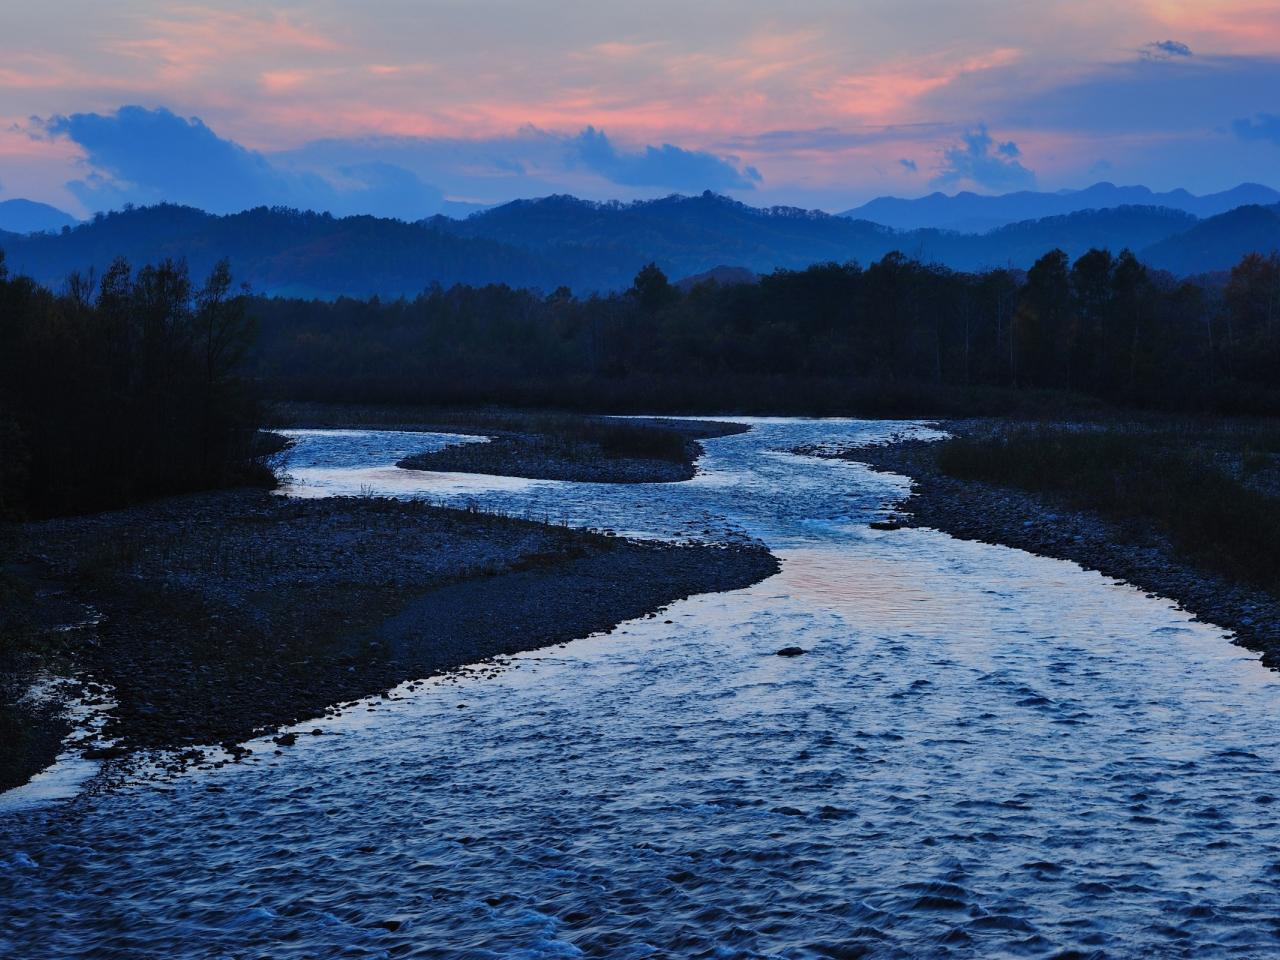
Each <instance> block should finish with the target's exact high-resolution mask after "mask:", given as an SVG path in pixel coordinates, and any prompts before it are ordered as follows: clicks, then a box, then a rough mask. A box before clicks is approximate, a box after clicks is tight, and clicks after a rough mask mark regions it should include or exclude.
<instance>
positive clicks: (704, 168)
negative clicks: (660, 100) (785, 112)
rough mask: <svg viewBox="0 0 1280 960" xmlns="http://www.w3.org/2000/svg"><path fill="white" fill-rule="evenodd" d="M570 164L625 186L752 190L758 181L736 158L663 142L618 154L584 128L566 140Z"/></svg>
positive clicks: (755, 173)
mask: <svg viewBox="0 0 1280 960" xmlns="http://www.w3.org/2000/svg"><path fill="white" fill-rule="evenodd" d="M569 149H570V161H571V162H578V163H581V164H582V165H583V166H584V167H586V168H588V169H589V170H591V171H593V172H595V173H597V174H599V175H600V176H602V177H604V178H605V179H606V180H609V181H610V182H612V183H616V184H619V185H621V186H628V187H663V188H666V189H671V190H679V191H685V192H697V191H701V190H715V191H724V190H751V189H753V187H754V186H755V184H756V183H758V182H759V181H760V179H761V178H760V172H759V171H758V170H756V169H755V168H754V167H741V168H740V167H739V166H738V164H737V161H736V159H735V158H732V157H718V156H716V155H715V154H712V153H705V152H703V151H700V150H685V149H684V148H683V147H677V146H673V145H672V144H670V143H664V144H663V145H662V146H660V147H651V146H650V147H645V148H644V150H642V151H638V152H634V153H628V152H623V151H620V150H619V149H618V148H617V147H616V146H614V144H613V142H612V141H611V140H610V139H609V138H608V136H606V135H605V132H604V131H603V130H597V129H596V128H595V127H587V128H586V129H585V130H583V131H582V132H581V133H580V134H578V136H576V137H574V138H573V139H572V140H570V141H569Z"/></svg>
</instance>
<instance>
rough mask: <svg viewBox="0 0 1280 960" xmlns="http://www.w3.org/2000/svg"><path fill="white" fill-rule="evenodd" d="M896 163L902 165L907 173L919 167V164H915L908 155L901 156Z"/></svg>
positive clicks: (913, 171)
mask: <svg viewBox="0 0 1280 960" xmlns="http://www.w3.org/2000/svg"><path fill="white" fill-rule="evenodd" d="M898 165H899V166H900V167H902V169H903V170H905V171H907V173H915V172H916V171H917V170H919V169H920V165H919V164H917V163H916V162H915V161H914V160H912V159H911V158H910V157H903V158H901V159H900V160H899V161H898Z"/></svg>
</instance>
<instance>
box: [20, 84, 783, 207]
mask: <svg viewBox="0 0 1280 960" xmlns="http://www.w3.org/2000/svg"><path fill="white" fill-rule="evenodd" d="M39 127H40V129H41V130H42V131H43V133H44V135H46V136H48V137H51V138H61V139H65V140H67V141H70V142H71V143H74V144H75V145H76V146H78V147H79V148H80V149H81V150H82V151H83V154H84V159H83V163H84V165H85V166H86V167H87V168H88V171H87V173H86V174H85V175H84V176H83V177H80V178H78V179H76V180H73V181H70V182H68V183H67V188H68V189H69V190H70V191H71V192H72V193H73V194H74V195H75V196H76V197H77V199H79V200H80V201H81V203H83V204H84V206H85V207H86V209H89V210H102V209H111V208H115V207H119V206H121V205H123V204H125V203H138V204H141V203H157V202H161V201H168V202H172V203H181V204H188V205H190V206H195V207H200V208H201V209H204V210H209V211H211V212H214V213H229V212H234V211H238V210H243V209H246V208H248V207H254V206H263V205H265V206H272V205H281V206H291V207H299V208H304V209H313V210H327V211H330V212H332V213H334V214H338V215H343V214H351V213H371V214H376V215H378V216H393V217H400V218H402V219H409V220H412V219H418V218H421V217H425V216H429V215H431V214H434V213H437V212H440V211H441V210H449V209H450V205H449V204H448V203H446V201H445V192H444V190H442V189H441V188H440V187H439V186H437V185H435V184H434V183H433V182H431V181H433V180H438V181H445V182H446V183H447V186H448V187H449V188H450V191H451V192H455V193H457V192H461V193H462V194H464V195H465V194H474V193H479V194H481V195H483V194H484V193H485V185H486V184H492V183H493V182H495V181H499V182H500V181H509V180H511V179H512V178H519V179H521V180H523V181H525V182H526V183H527V184H528V185H529V186H533V187H535V188H537V187H542V188H543V192H551V191H553V190H555V189H562V188H561V187H558V185H557V182H556V181H557V177H560V176H564V175H568V174H573V173H576V172H580V171H582V170H586V171H589V172H590V173H591V174H592V175H594V176H595V177H598V178H599V179H600V180H601V181H602V182H603V183H606V184H612V185H617V186H624V187H645V188H653V189H657V190H662V191H676V192H699V191H702V190H707V189H710V190H715V191H720V192H725V191H730V190H736V191H746V190H751V189H753V188H754V186H755V184H756V183H758V182H759V181H760V180H761V175H760V173H759V171H757V170H756V169H755V168H754V167H750V166H743V165H742V164H741V163H740V162H739V161H738V160H737V159H736V158H734V157H722V156H717V155H715V154H712V153H708V152H705V151H699V150H687V149H684V148H682V147H679V146H676V145H674V144H670V143H664V144H662V145H661V146H644V147H642V148H640V149H638V150H628V149H626V148H622V147H619V146H618V145H617V144H616V143H614V142H613V141H612V140H611V139H610V138H609V137H608V135H607V134H606V133H605V131H603V130H598V129H596V128H595V127H592V126H588V127H587V128H586V129H584V130H582V131H581V132H580V133H578V134H576V135H567V134H559V133H552V132H547V131H542V130H537V129H535V128H526V129H525V130H522V131H520V132H519V133H517V134H516V135H514V136H510V137H499V138H489V139H478V140H465V141H464V140H453V139H445V138H413V137H400V138H366V139H357V140H349V141H346V140H329V141H321V142H317V143H315V144H310V145H305V146H303V147H301V148H298V149H296V150H292V151H287V152H282V153H279V154H275V155H268V154H264V153H262V152H259V151H255V150H250V149H247V148H246V147H244V146H242V145H240V144H239V143H236V142H235V141H233V140H230V139H225V138H223V137H220V136H218V135H217V134H216V133H215V132H214V131H213V130H212V129H210V128H209V127H208V126H207V125H206V124H205V123H204V122H203V121H202V120H201V119H200V118H199V117H182V116H179V115H178V114H176V113H174V112H173V111H171V110H168V109H167V108H164V107H157V108H154V109H148V108H145V107H141V106H124V107H121V108H120V109H118V110H116V111H115V112H114V113H108V114H100V113H74V114H70V115H67V116H54V117H52V118H50V119H48V120H43V121H39Z"/></svg>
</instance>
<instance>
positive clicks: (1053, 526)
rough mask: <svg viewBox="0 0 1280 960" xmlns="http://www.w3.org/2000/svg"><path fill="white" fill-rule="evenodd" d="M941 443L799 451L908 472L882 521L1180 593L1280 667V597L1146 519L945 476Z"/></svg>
mask: <svg viewBox="0 0 1280 960" xmlns="http://www.w3.org/2000/svg"><path fill="white" fill-rule="evenodd" d="M939 427H940V428H942V429H944V430H948V431H949V432H952V433H954V434H957V435H974V434H981V433H983V432H986V431H992V430H998V429H1002V425H1001V424H999V423H998V422H992V421H954V422H944V423H940V424H939ZM938 449H939V444H938V443H936V442H930V441H919V440H899V441H897V442H894V443H890V444H885V445H872V446H862V447H854V448H849V449H846V450H840V451H831V450H798V451H796V452H798V453H809V454H812V455H815V456H830V457H835V458H840V459H846V460H852V461H856V462H859V463H865V464H868V465H869V466H871V467H873V468H875V469H877V470H884V471H888V472H892V473H897V474H902V475H905V476H908V477H910V478H911V479H912V492H911V496H910V497H909V498H908V499H907V500H905V501H904V502H903V503H901V504H899V505H898V510H899V511H900V512H899V514H898V515H895V516H894V517H893V518H891V520H890V521H888V522H887V524H886V523H883V522H882V526H885V525H887V526H890V527H892V526H896V525H901V526H915V527H929V528H932V529H936V530H941V531H943V532H945V533H948V534H950V535H951V536H953V537H959V538H961V539H964V540H978V541H982V542H985V543H996V544H1001V545H1004V546H1009V547H1016V548H1018V549H1021V550H1026V551H1028V552H1030V553H1036V554H1040V555H1042V556H1047V557H1056V558H1058V559H1062V560H1072V561H1074V562H1076V563H1078V564H1080V566H1082V567H1085V568H1086V569H1090V570H1097V571H1099V572H1101V573H1103V574H1106V575H1107V576H1109V577H1114V578H1115V579H1117V580H1123V581H1125V582H1127V583H1130V584H1133V585H1134V586H1136V587H1138V588H1140V589H1142V590H1145V591H1148V592H1150V593H1153V594H1158V595H1160V596H1164V597H1168V598H1170V599H1172V600H1175V601H1176V602H1177V603H1178V604H1179V605H1180V606H1181V607H1182V608H1183V609H1185V610H1187V611H1189V612H1190V613H1192V614H1194V615H1195V616H1196V617H1197V618H1198V619H1200V620H1204V621H1207V622H1210V623H1214V624H1217V625H1219V626H1222V627H1225V628H1227V629H1229V630H1231V631H1233V632H1234V634H1235V637H1234V640H1235V642H1236V643H1239V644H1240V645H1241V646H1244V647H1247V648H1248V649H1250V650H1255V651H1258V652H1259V653H1261V655H1262V660H1263V662H1264V663H1265V664H1266V665H1267V666H1269V667H1271V668H1272V669H1280V601H1277V599H1276V598H1275V597H1274V596H1272V595H1271V594H1270V593H1268V592H1267V591H1265V590H1261V589H1259V588H1258V587H1255V586H1252V585H1250V584H1248V583H1242V582H1239V581H1236V580H1232V579H1228V578H1226V577H1223V576H1220V575H1218V574H1215V573H1213V572H1210V571H1206V570H1204V569H1202V568H1200V567H1198V566H1196V565H1194V564H1192V563H1189V562H1187V561H1186V560H1185V559H1184V558H1183V557H1181V556H1180V555H1179V553H1178V551H1177V550H1175V548H1174V547H1173V546H1172V545H1171V544H1170V543H1169V541H1168V540H1167V539H1166V538H1164V537H1162V536H1161V535H1160V533H1159V532H1158V531H1155V530H1152V529H1150V528H1148V527H1144V526H1141V525H1135V524H1123V525H1122V524H1119V523H1115V522H1112V521H1110V520H1108V519H1106V518H1103V517H1100V516H1098V515H1096V514H1094V513H1091V512H1088V511H1082V510H1078V509H1072V508H1071V507H1069V506H1066V505H1064V504H1063V503H1062V502H1060V501H1058V500H1056V499H1055V498H1053V497H1048V496H1041V495H1037V494H1033V493H1028V492H1025V491H1021V490H1016V489H1011V488H1008V487H1001V486H994V485H991V484H986V483H980V482H975V481H968V480H959V479H956V478H954V477H950V476H947V475H946V474H945V473H943V472H942V471H941V470H940V469H939V467H938V463H937V451H938Z"/></svg>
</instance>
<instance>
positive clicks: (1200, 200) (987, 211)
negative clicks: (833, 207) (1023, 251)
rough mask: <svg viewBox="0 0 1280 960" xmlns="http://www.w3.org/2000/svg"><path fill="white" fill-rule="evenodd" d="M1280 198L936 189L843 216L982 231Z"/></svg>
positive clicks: (1240, 190)
mask: <svg viewBox="0 0 1280 960" xmlns="http://www.w3.org/2000/svg"><path fill="white" fill-rule="evenodd" d="M1276 202H1280V192H1277V191H1275V190H1272V189H1271V188H1270V187H1264V186H1262V185H1261V184H1257V183H1242V184H1240V185H1239V186H1238V187H1233V188H1232V189H1230V190H1225V191H1223V192H1221V193H1213V194H1208V195H1206V196H1199V197H1198V196H1195V195H1194V194H1191V193H1188V192H1187V191H1186V190H1172V191H1169V192H1167V193H1156V192H1155V191H1153V190H1151V189H1149V188H1147V187H1142V186H1130V187H1118V186H1116V185H1115V184H1114V183H1106V182H1102V183H1095V184H1094V185H1093V186H1091V187H1086V188H1085V189H1083V190H1063V191H1058V192H1056V193H1038V192H1035V191H1031V190H1023V191H1019V192H1017V193H1006V194H1002V195H999V196H984V195H981V194H977V193H969V192H963V193H957V194H955V195H954V196H948V195H946V194H943V193H932V194H929V195H928V196H926V197H920V198H918V199H914V200H905V199H901V198H898V197H879V198H877V199H875V200H872V201H871V202H870V203H866V204H863V205H862V206H860V207H854V208H853V209H852V210H846V211H845V212H844V213H842V214H841V216H844V217H849V218H851V219H858V220H870V221H871V222H873V223H880V224H883V225H885V226H888V227H893V228H894V229H896V230H917V229H921V228H929V227H932V228H936V229H941V230H958V231H960V232H962V233H983V232H985V231H988V230H992V229H995V228H998V227H1003V226H1006V225H1008V224H1011V223H1018V222H1021V221H1025V220H1039V219H1042V218H1044V217H1055V216H1063V215H1065V214H1069V213H1076V212H1078V211H1081V210H1103V209H1107V208H1110V207H1121V206H1149V207H1167V208H1169V209H1171V210H1181V211H1183V212H1184V213H1190V214H1193V215H1195V216H1197V217H1212V216H1216V215H1218V214H1220V213H1225V212H1226V211H1228V210H1233V209H1235V208H1236V207H1239V206H1243V205H1246V204H1272V203H1276Z"/></svg>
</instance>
